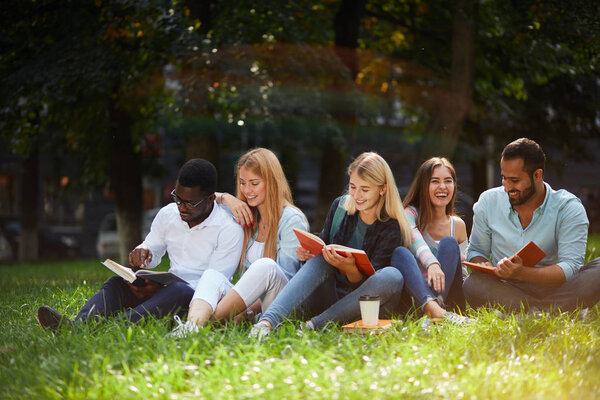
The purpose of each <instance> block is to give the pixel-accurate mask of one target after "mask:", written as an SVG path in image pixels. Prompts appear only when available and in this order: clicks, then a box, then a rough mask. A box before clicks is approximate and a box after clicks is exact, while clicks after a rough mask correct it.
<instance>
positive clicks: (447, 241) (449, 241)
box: [439, 236, 458, 249]
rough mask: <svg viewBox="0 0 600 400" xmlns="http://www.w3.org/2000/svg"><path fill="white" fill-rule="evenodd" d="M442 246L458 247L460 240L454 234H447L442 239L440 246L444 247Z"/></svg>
mask: <svg viewBox="0 0 600 400" xmlns="http://www.w3.org/2000/svg"><path fill="white" fill-rule="evenodd" d="M442 246H444V247H450V248H454V247H456V248H457V249H458V242H457V241H456V239H455V238H454V237H452V236H445V237H443V238H442V239H441V240H440V244H439V247H442Z"/></svg>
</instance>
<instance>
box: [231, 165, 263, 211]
mask: <svg viewBox="0 0 600 400" xmlns="http://www.w3.org/2000/svg"><path fill="white" fill-rule="evenodd" d="M238 177H239V185H240V193H242V194H243V195H244V197H245V198H246V201H247V202H248V205H249V206H251V207H260V206H262V205H263V204H264V203H265V198H266V196H267V185H266V183H265V180H264V179H263V178H261V177H260V176H258V175H256V174H255V173H254V172H252V171H251V170H249V169H248V168H246V167H241V168H240V170H239V173H238Z"/></svg>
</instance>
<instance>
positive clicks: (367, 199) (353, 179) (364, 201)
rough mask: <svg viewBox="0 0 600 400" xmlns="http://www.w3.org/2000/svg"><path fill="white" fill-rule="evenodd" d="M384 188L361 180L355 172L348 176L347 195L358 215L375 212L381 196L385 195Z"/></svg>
mask: <svg viewBox="0 0 600 400" xmlns="http://www.w3.org/2000/svg"><path fill="white" fill-rule="evenodd" d="M385 190H386V187H385V185H384V186H378V185H375V184H372V183H370V182H367V181H366V180H364V179H362V178H361V177H360V176H358V174H357V173H356V172H354V173H353V174H352V175H350V185H349V188H348V193H349V194H350V196H352V198H353V199H354V202H355V203H356V209H357V210H358V211H359V212H360V213H370V212H375V209H376V208H377V204H378V202H379V199H380V198H381V196H382V195H383V194H384V193H385Z"/></svg>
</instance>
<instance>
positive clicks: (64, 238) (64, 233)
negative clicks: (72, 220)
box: [0, 216, 82, 260]
mask: <svg viewBox="0 0 600 400" xmlns="http://www.w3.org/2000/svg"><path fill="white" fill-rule="evenodd" d="M0 231H2V232H3V233H4V236H5V238H6V241H7V242H8V244H9V246H10V248H11V252H12V258H13V259H14V260H16V259H17V258H18V257H19V244H20V240H21V221H20V220H19V218H18V217H15V216H3V217H2V218H0ZM81 235H82V229H81V227H78V226H51V225H46V226H40V227H38V251H39V256H40V257H42V258H74V257H77V256H79V255H80V254H81V251H80V248H81ZM0 241H1V240H0ZM0 246H1V244H0Z"/></svg>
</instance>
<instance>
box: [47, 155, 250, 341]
mask: <svg viewBox="0 0 600 400" xmlns="http://www.w3.org/2000/svg"><path fill="white" fill-rule="evenodd" d="M216 185H217V171H216V169H215V167H214V166H213V165H212V164H211V163H210V162H208V161H206V160H202V159H192V160H189V161H188V162H186V163H185V164H184V165H183V166H182V167H181V169H180V171H179V175H178V177H177V183H176V184H175V189H174V190H173V191H172V192H171V195H172V196H173V201H174V202H173V203H170V204H168V205H167V206H165V207H163V208H162V209H161V210H160V211H159V212H158V214H156V217H155V218H154V221H152V226H151V228H150V233H148V235H147V236H146V238H145V239H144V241H143V243H142V244H140V245H139V246H138V247H136V248H135V249H133V251H132V252H131V253H129V264H130V265H131V266H132V267H136V268H154V267H156V266H157V265H158V264H159V263H160V261H161V259H162V257H163V255H164V254H165V252H167V253H168V254H169V260H170V268H169V272H171V273H173V274H175V275H177V276H178V277H180V278H181V279H183V280H184V281H185V282H187V283H184V282H172V283H170V284H169V285H167V286H162V285H159V284H157V283H154V282H152V281H149V280H146V284H145V286H141V287H140V286H134V285H132V284H130V283H129V282H127V281H125V280H124V279H122V278H121V277H118V276H113V277H111V278H109V279H108V280H107V281H106V282H104V284H103V285H102V287H101V288H100V290H99V291H98V292H97V293H96V294H94V296H92V297H91V298H90V299H89V300H88V302H87V303H86V304H85V306H84V307H83V308H82V309H81V310H80V311H79V313H78V314H77V317H76V318H75V321H74V322H73V321H70V320H68V319H66V318H64V317H63V316H62V315H61V314H60V313H59V312H58V311H56V310H54V309H52V308H50V307H48V306H42V307H40V308H39V309H38V319H39V321H40V324H41V325H42V326H43V327H45V328H49V329H56V328H58V327H59V326H60V325H61V323H63V324H64V323H65V322H66V323H68V324H72V323H78V322H83V321H85V320H87V319H89V318H93V319H97V318H98V317H106V316H110V315H116V317H117V318H118V319H123V320H127V321H131V322H137V321H139V320H141V319H143V318H145V317H146V316H148V315H153V316H155V317H157V318H161V317H164V316H166V315H169V314H173V313H177V312H178V311H180V310H182V309H186V308H187V307H188V305H189V303H190V301H191V299H192V296H193V294H194V289H195V287H196V283H197V282H198V280H199V279H200V277H201V276H202V273H203V272H204V271H206V270H207V269H214V270H217V271H219V272H221V273H222V274H223V275H225V276H227V277H231V276H232V275H233V273H234V272H235V270H236V268H237V266H238V264H239V261H240V256H241V252H242V243H243V237H244V233H243V230H242V228H241V226H240V225H238V224H237V223H236V222H235V221H234V220H233V217H232V216H231V215H230V214H229V213H228V212H226V211H225V210H224V209H223V208H221V207H219V206H218V205H217V204H216V203H215V190H216Z"/></svg>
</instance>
